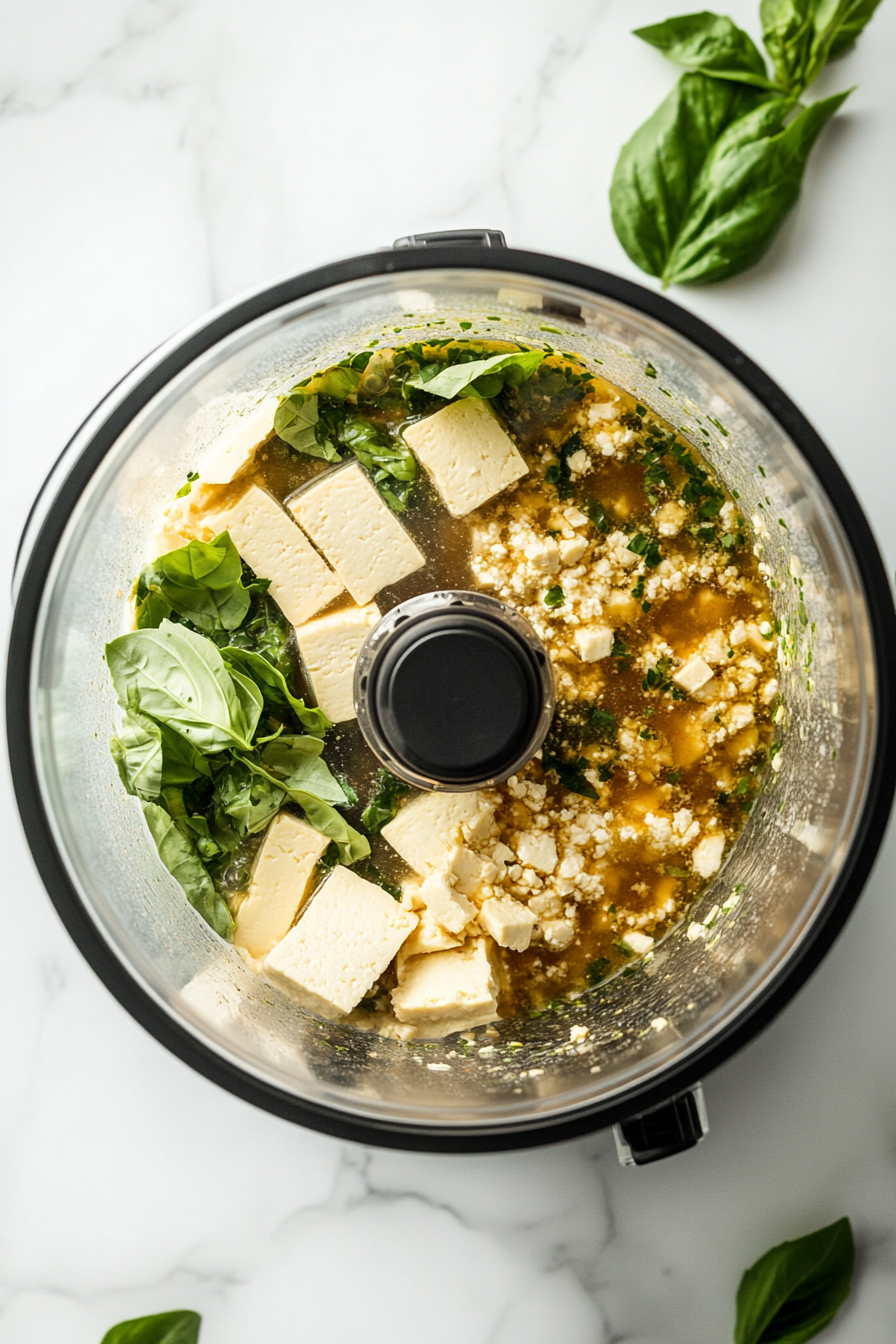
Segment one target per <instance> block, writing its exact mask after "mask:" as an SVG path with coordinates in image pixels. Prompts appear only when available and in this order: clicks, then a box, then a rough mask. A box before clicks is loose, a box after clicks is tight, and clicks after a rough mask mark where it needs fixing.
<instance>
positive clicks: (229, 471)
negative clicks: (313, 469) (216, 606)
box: [199, 397, 279, 568]
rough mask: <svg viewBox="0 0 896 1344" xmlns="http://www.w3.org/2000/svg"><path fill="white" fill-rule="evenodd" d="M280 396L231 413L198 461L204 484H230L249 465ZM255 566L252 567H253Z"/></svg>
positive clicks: (269, 428)
mask: <svg viewBox="0 0 896 1344" xmlns="http://www.w3.org/2000/svg"><path fill="white" fill-rule="evenodd" d="M278 403H279V397H265V399H264V401H263V402H262V403H261V405H260V406H256V408H255V410H254V411H250V412H249V414H248V415H241V416H232V417H231V418H230V419H229V420H228V421H227V423H226V424H225V426H224V429H223V432H222V433H221V434H220V435H219V437H218V438H217V439H216V440H215V442H214V443H213V444H212V445H211V447H210V448H209V449H208V450H207V452H206V453H205V455H204V456H203V458H202V461H201V462H200V463H199V479H200V480H201V481H202V482H203V483H204V484H206V485H229V483H230V482H231V481H232V480H233V478H234V476H237V475H239V473H240V472H241V471H244V470H245V469H246V467H248V466H251V464H252V462H253V461H254V459H255V454H256V452H257V450H258V449H259V448H260V447H261V445H262V444H263V443H267V441H268V439H269V438H270V437H271V436H272V434H273V433H274V413H275V412H276V410H277V405H278ZM253 568H254V566H253Z"/></svg>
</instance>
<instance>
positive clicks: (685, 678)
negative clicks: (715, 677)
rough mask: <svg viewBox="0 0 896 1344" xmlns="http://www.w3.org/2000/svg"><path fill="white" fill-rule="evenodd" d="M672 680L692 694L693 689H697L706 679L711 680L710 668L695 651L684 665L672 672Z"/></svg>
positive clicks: (703, 684)
mask: <svg viewBox="0 0 896 1344" xmlns="http://www.w3.org/2000/svg"><path fill="white" fill-rule="evenodd" d="M672 680H673V681H675V682H677V683H678V685H679V686H680V687H681V688H682V690H683V691H687V692H688V694H689V695H693V693H694V691H699V690H700V688H701V687H702V686H705V685H706V683H707V682H708V681H712V668H711V667H710V666H709V663H707V662H706V661H705V660H704V659H703V658H701V657H700V655H699V653H697V654H695V655H694V657H693V658H689V659H688V661H687V662H686V663H685V665H684V667H680V668H679V669H678V671H677V672H673V673H672Z"/></svg>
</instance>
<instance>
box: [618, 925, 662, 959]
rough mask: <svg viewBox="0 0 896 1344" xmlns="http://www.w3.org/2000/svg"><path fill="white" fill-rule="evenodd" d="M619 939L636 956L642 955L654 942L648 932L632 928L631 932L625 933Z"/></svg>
mask: <svg viewBox="0 0 896 1344" xmlns="http://www.w3.org/2000/svg"><path fill="white" fill-rule="evenodd" d="M621 941H622V942H623V943H625V945H626V947H627V948H628V949H629V950H630V951H631V952H634V954H635V956H636V957H643V956H644V954H645V952H649V951H650V949H651V948H652V947H653V943H654V940H653V939H652V938H651V937H650V936H649V934H646V933H638V932H637V930H634V929H633V930H632V932H631V933H627V934H625V935H624V937H623V938H622V940H621Z"/></svg>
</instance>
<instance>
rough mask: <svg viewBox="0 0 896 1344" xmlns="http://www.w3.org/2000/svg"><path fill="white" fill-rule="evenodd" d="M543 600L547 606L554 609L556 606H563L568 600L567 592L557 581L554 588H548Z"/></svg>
mask: <svg viewBox="0 0 896 1344" xmlns="http://www.w3.org/2000/svg"><path fill="white" fill-rule="evenodd" d="M542 601H543V602H544V604H545V606H546V607H550V609H551V610H552V611H553V610H554V609H555V608H556V607H562V606H563V604H564V603H565V602H566V594H565V593H564V591H563V589H562V588H561V587H560V585H559V583H555V584H554V586H553V587H552V588H549V589H548V590H547V592H546V593H545V595H544V597H543V598H542Z"/></svg>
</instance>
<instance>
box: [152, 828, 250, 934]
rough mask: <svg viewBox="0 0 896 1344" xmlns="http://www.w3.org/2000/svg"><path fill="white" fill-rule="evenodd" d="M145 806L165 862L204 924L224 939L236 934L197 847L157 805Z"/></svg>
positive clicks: (161, 857)
mask: <svg viewBox="0 0 896 1344" xmlns="http://www.w3.org/2000/svg"><path fill="white" fill-rule="evenodd" d="M142 807H143V815H144V817H145V818H146V824H147V826H148V827H149V831H150V834H151V835H152V838H153V840H154V841H155V842H156V848H157V849H158V851H159V858H160V859H161V860H162V863H163V864H164V865H165V867H166V868H167V869H168V871H169V873H170V874H171V876H172V877H173V878H174V880H175V881H176V882H179V883H180V885H181V887H182V888H183V890H184V894H185V895H186V898H187V900H188V901H189V902H190V904H191V905H192V906H193V908H194V909H195V910H198V912H199V914H200V915H201V916H202V918H203V919H204V920H205V922H206V923H207V924H210V925H211V927H212V928H213V929H214V931H215V933H217V934H220V936H221V937H222V938H228V939H229V938H230V937H231V935H232V933H233V919H232V917H231V914H230V911H229V910H228V908H227V903H226V901H225V900H224V898H223V896H220V895H219V894H218V892H217V891H215V888H214V884H213V883H212V880H211V878H210V877H209V875H208V873H207V872H206V868H205V865H204V863H203V862H202V860H201V859H200V857H199V855H198V853H197V852H196V848H195V846H194V845H193V844H192V843H191V842H190V841H189V840H188V839H187V837H186V836H185V835H184V834H183V833H182V832H181V830H180V829H179V827H178V826H177V824H176V822H175V821H174V820H173V818H172V817H171V816H169V814H168V813H167V812H166V811H165V809H164V808H163V807H160V806H159V804H158V803H147V802H144V803H143V804H142Z"/></svg>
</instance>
